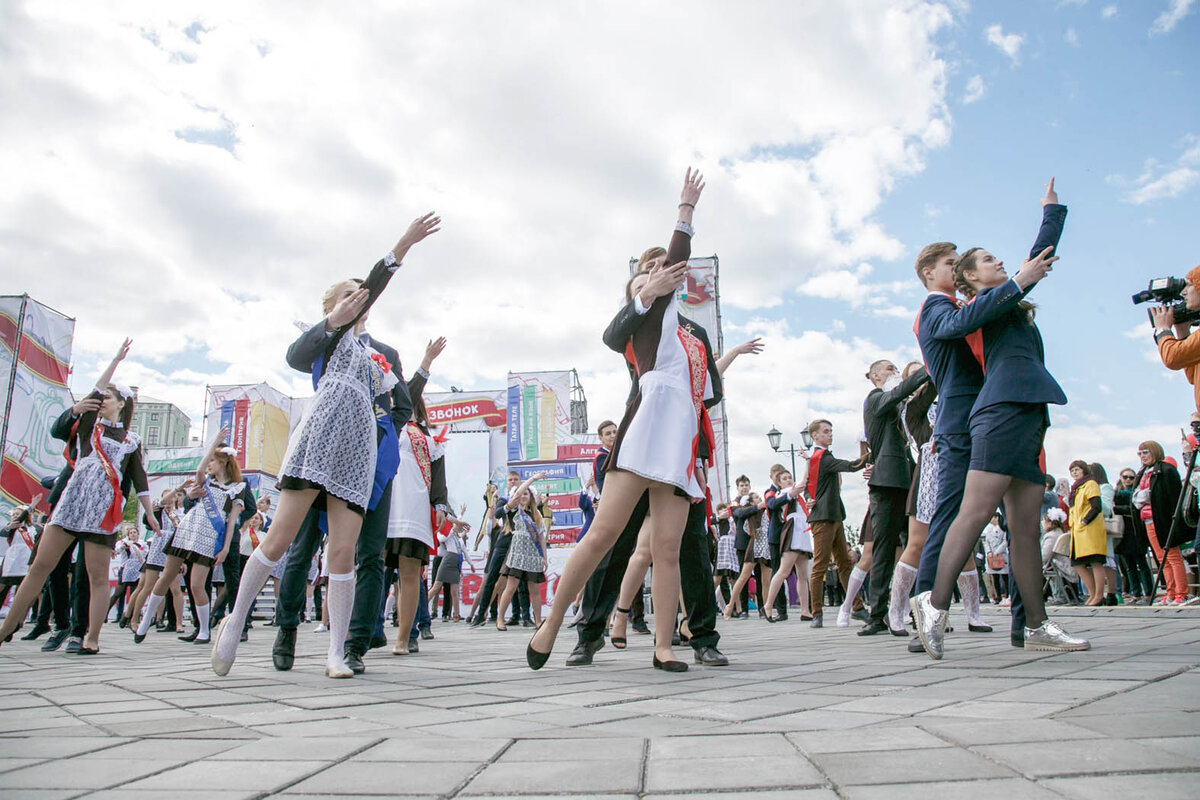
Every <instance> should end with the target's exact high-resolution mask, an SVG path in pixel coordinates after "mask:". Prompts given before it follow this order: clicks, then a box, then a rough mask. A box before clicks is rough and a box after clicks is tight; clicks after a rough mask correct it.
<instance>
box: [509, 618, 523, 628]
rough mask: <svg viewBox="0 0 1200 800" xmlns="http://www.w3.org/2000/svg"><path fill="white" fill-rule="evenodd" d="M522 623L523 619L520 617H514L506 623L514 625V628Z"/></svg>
mask: <svg viewBox="0 0 1200 800" xmlns="http://www.w3.org/2000/svg"><path fill="white" fill-rule="evenodd" d="M520 624H521V620H520V618H519V617H513V618H512V619H510V620H509V621H508V622H506V623H505V625H512V626H513V627H514V628H515V627H517V626H518V625H520Z"/></svg>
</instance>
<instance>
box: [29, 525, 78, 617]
mask: <svg viewBox="0 0 1200 800" xmlns="http://www.w3.org/2000/svg"><path fill="white" fill-rule="evenodd" d="M74 550H75V545H72V546H71V547H68V548H67V549H66V550H64V551H63V554H62V557H61V558H59V559H58V563H57V564H56V565H55V566H54V569H53V570H52V571H51V572H50V577H49V579H47V581H46V585H45V586H44V587H43V588H42V603H41V607H40V608H38V615H37V622H36V623H35V624H36V625H39V626H45V625H49V624H50V614H51V613H53V614H54V627H55V628H57V629H58V630H66V629H67V628H69V627H71V553H72V552H73V551H74Z"/></svg>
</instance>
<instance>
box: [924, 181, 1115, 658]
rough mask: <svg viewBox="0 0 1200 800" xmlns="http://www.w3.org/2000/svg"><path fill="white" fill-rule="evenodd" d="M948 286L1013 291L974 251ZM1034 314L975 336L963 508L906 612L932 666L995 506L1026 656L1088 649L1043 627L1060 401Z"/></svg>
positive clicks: (1047, 624)
mask: <svg viewBox="0 0 1200 800" xmlns="http://www.w3.org/2000/svg"><path fill="white" fill-rule="evenodd" d="M1049 195H1050V192H1049V191H1048V192H1047V196H1049ZM1054 199H1055V200H1057V196H1055V197H1054ZM1052 250H1053V248H1052V247H1047V248H1046V249H1045V250H1043V251H1042V252H1041V253H1039V254H1037V255H1036V256H1035V257H1033V258H1031V259H1029V260H1028V261H1026V262H1025V264H1024V265H1022V268H1021V269H1022V271H1025V270H1027V269H1028V270H1030V271H1031V273H1035V274H1039V275H1044V274H1045V272H1048V271H1049V270H1050V264H1052V263H1053V262H1055V261H1057V260H1058V257H1057V256H1051V255H1050V253H1051V251H1052ZM954 281H955V285H956V287H957V288H958V290H959V291H960V292H962V293H963V294H964V295H965V296H966V297H974V296H975V295H976V294H977V293H981V292H983V291H985V290H988V289H996V290H1000V291H1003V292H1019V291H1020V288H1019V285H1018V283H1017V282H1016V281H1014V280H1011V279H1010V278H1009V277H1008V274H1007V273H1006V272H1005V271H1004V262H1003V261H1000V260H999V259H998V258H996V257H995V256H993V255H992V254H991V253H989V252H988V251H986V250H984V249H982V248H978V247H975V248H972V249H970V250H968V251H967V252H965V253H963V254H962V255H961V256H959V258H958V260H957V261H956V262H955V264H954ZM1033 312H1034V309H1033V306H1032V304H1030V303H1028V302H1026V301H1022V302H1021V303H1020V305H1019V306H1014V307H1012V308H1010V309H1009V310H1007V311H1005V312H1004V313H1002V314H1001V315H1000V316H998V317H997V318H996V319H994V320H992V321H991V322H988V323H986V324H985V325H984V326H983V328H982V331H981V332H982V347H983V358H982V362H983V373H984V382H983V387H982V388H981V389H980V391H979V396H978V398H977V399H976V400H975V405H974V406H973V407H972V409H971V416H970V431H971V461H970V469H969V470H968V472H967V482H966V488H965V490H964V494H963V499H962V505H961V506H960V507H959V512H958V516H957V517H956V518H955V520H954V523H953V524H952V525H951V526H950V530H949V531H948V532H947V533H946V541H945V543H944V544H943V545H942V552H941V556H940V558H939V559H938V569H937V577H936V578H935V581H934V587H933V591H932V592H923V593H921V594H919V595H917V596H916V597H914V598H913V599H912V604H911V607H912V610H913V616H914V617H915V618H916V622H917V633H918V634H919V635H920V637H921V644H922V645H924V647H925V651H926V652H927V653H928V654H929V655H930V657H931V658H934V659H940V658H941V657H942V652H943V641H944V636H945V631H946V620H947V616H946V612H947V609H949V608H950V601H951V599H952V594H953V591H954V584H955V580H956V579H957V578H958V575H959V573H960V572H961V571H962V566H963V564H964V563H966V560H967V557H968V556H969V555H970V554H971V552H972V550H974V548H975V545H976V542H978V541H979V534H980V531H982V530H983V527H984V525H986V524H987V522H988V520H989V519H991V517H992V514H994V513H995V511H996V508H997V507H998V506H999V505H1000V503H1001V501H1003V503H1004V508H1005V511H1006V512H1007V513H1008V528H1009V538H1010V541H1011V545H1010V549H1009V552H1010V555H1011V558H1010V562H1009V566H1010V569H1011V571H1012V576H1013V578H1014V579H1015V581H1016V584H1017V588H1018V590H1019V591H1020V593H1021V598H1022V600H1024V603H1025V627H1024V642H1025V649H1026V650H1060V651H1061V650H1087V649H1088V648H1089V647H1090V646H1091V645H1090V644H1089V643H1088V641H1087V640H1086V639H1080V638H1078V637H1075V636H1071V635H1070V634H1068V633H1067V632H1066V631H1064V630H1063V629H1062V628H1061V627H1060V626H1059V625H1058V624H1057V623H1055V622H1053V621H1051V620H1049V619H1047V617H1046V606H1045V603H1044V602H1043V596H1042V559H1041V547H1040V530H1039V521H1040V518H1041V505H1042V495H1043V493H1044V489H1043V487H1044V480H1045V474H1046V470H1045V467H1044V462H1043V459H1044V455H1043V453H1042V440H1043V438H1044V437H1045V434H1046V428H1048V427H1049V425H1050V413H1049V405H1051V404H1055V405H1062V404H1064V403H1066V402H1067V397H1066V395H1065V394H1064V393H1063V390H1062V388H1061V387H1059V385H1058V383H1057V381H1055V380H1054V378H1053V377H1052V376H1051V375H1050V373H1049V372H1048V371H1047V370H1046V366H1045V349H1044V346H1043V344H1042V336H1041V333H1039V332H1038V328H1037V325H1036V324H1035V323H1034V313H1033Z"/></svg>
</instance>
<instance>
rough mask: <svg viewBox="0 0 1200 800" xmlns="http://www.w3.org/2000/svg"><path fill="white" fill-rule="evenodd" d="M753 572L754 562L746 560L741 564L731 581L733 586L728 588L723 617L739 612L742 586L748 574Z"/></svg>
mask: <svg viewBox="0 0 1200 800" xmlns="http://www.w3.org/2000/svg"><path fill="white" fill-rule="evenodd" d="M753 574H754V562H753V561H747V562H746V563H744V564H742V571H741V573H740V574H739V575H738V576H737V580H736V581H734V583H733V588H732V589H730V590H729V596H730V601H729V605H727V606H725V619H730V618H732V617H733V615H734V614H740V613H741V610H742V609H741V605H742V587H743V586H745V585H746V584H747V583H748V582H749V580H750V576H751V575H753Z"/></svg>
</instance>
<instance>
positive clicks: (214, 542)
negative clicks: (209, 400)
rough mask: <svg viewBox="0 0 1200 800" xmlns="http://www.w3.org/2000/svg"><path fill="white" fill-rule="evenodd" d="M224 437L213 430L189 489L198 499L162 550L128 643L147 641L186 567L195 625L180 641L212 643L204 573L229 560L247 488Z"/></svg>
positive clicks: (233, 453) (224, 429) (225, 434)
mask: <svg viewBox="0 0 1200 800" xmlns="http://www.w3.org/2000/svg"><path fill="white" fill-rule="evenodd" d="M228 436H229V429H228V428H222V429H221V430H219V431H217V435H216V436H214V437H213V440H212V442H211V443H210V444H209V445H208V450H206V451H205V453H204V456H203V458H201V459H200V464H199V466H197V467H196V475H195V477H194V479H193V480H194V483H193V487H194V488H193V489H192V490H191V491H192V492H193V493H195V494H196V495H197V497H196V498H195V499H196V504H195V505H193V506H192V507H191V509H189V510H188V512H187V513H186V514H184V515H183V519H181V520H180V521H179V526H178V528H176V530H175V535H174V536H173V537H171V541H170V542H169V543H167V544H166V545H165V546H164V547H163V553H164V554H165V555H166V557H167V558H166V563H165V564H164V566H163V569H162V571H161V572H160V573H159V575H158V580H157V581H155V583H154V588H153V589H151V590H150V596H149V597H148V598H146V608H145V609H144V610H143V611H142V620H141V622H139V623H138V627H137V632H136V633H134V634H133V641H134V642H136V643H138V644H141V642H142V640H143V639H145V638H146V632H147V631H149V630H150V625H151V624H152V623H153V621H154V617H155V615H156V614H157V613H158V607H159V606H161V605H162V602H163V598H165V597H166V596H167V592H168V591H169V590H170V588H171V584H172V583H177V582H178V581H179V570H180V568H181V567H182V566H183V565H185V564H191V565H192V575H191V580H190V581H189V583H188V586H189V588H190V589H191V590H192V603H193V604H194V605H195V608H196V621H197V623H198V624H197V627H196V630H195V631H193V632H192V633H190V634H188V635H186V636H180V637H179V638H180V639H181V640H183V641H185V642H195V643H196V644H208V643H209V642H210V641H211V639H210V637H209V629H208V626H209V618H210V614H209V602H208V589H207V588H206V587H205V582H206V581H207V580H208V572H209V570H210V569H211V568H212V567H213V566H214V565H216V564H222V563H224V562H225V556H227V555H229V548H230V546H231V544H232V542H233V540H234V539H235V538H236V536H237V533H236V532H237V522H238V517H239V516H241V513H242V500H241V495H242V490H243V489H245V488H246V484H245V483H244V482H243V481H242V471H241V469H240V468H239V467H238V463H237V452H236V451H235V450H234V449H233V448H232V447H228V446H226V445H225V439H226V438H227V437H228Z"/></svg>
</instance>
